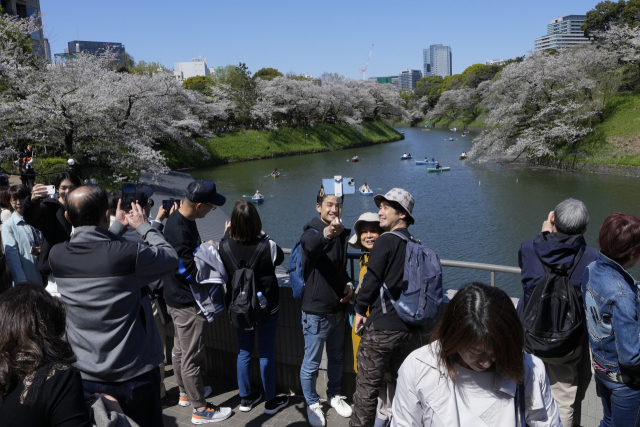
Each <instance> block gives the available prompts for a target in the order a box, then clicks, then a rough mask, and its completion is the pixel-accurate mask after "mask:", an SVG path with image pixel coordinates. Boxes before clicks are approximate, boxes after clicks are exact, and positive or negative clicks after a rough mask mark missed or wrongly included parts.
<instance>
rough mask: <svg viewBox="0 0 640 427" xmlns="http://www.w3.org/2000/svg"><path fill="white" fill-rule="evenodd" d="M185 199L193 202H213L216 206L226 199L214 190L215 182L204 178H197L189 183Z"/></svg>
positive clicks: (222, 203)
mask: <svg viewBox="0 0 640 427" xmlns="http://www.w3.org/2000/svg"><path fill="white" fill-rule="evenodd" d="M187 199H189V200H190V201H191V202H193V203H213V204H214V205H216V206H222V205H224V202H226V201H227V199H226V197H224V196H223V195H222V194H219V193H218V192H217V191H216V184H215V182H211V181H209V180H206V179H199V180H197V181H193V182H192V183H191V184H189V186H188V187H187Z"/></svg>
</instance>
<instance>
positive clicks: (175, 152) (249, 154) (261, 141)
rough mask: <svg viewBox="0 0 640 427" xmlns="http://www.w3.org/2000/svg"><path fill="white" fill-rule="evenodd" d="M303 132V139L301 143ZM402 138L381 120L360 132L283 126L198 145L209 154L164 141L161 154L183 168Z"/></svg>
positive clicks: (331, 126)
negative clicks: (187, 150)
mask: <svg viewBox="0 0 640 427" xmlns="http://www.w3.org/2000/svg"><path fill="white" fill-rule="evenodd" d="M305 133H306V134H307V135H308V136H307V141H306V143H305ZM399 139H402V135H401V134H400V133H398V132H396V131H395V130H394V129H393V128H392V127H391V126H389V125H387V124H386V123H384V122H382V121H374V122H366V123H365V124H364V126H363V128H362V131H361V132H360V131H357V130H355V129H352V128H348V127H344V126H338V125H318V126H314V127H307V128H304V129H303V128H296V129H291V130H289V128H286V127H285V128H283V129H281V130H277V131H265V132H262V131H255V130H249V131H246V132H232V133H230V134H222V135H220V136H217V137H215V138H212V139H206V140H201V141H200V144H201V145H202V146H203V147H204V148H205V149H206V150H207V151H208V152H209V154H210V155H211V158H210V159H203V158H202V155H197V154H194V153H189V152H186V151H184V150H183V149H179V148H178V147H177V146H175V145H172V144H164V145H163V146H162V147H161V150H162V153H163V154H164V155H165V156H166V158H167V164H168V166H169V167H171V168H176V169H177V168H186V167H195V166H205V165H212V164H221V163H228V162H236V161H242V160H252V159H259V158H265V157H277V156H283V155H291V154H298V153H305V152H306V153H308V152H315V151H328V150H339V149H343V148H348V147H352V146H357V145H364V144H372V143H382V142H387V141H396V140H399Z"/></svg>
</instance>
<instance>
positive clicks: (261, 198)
mask: <svg viewBox="0 0 640 427" xmlns="http://www.w3.org/2000/svg"><path fill="white" fill-rule="evenodd" d="M251 200H253V203H258V204H260V203H264V196H263V195H262V194H260V190H256V194H254V195H253V196H252V197H251Z"/></svg>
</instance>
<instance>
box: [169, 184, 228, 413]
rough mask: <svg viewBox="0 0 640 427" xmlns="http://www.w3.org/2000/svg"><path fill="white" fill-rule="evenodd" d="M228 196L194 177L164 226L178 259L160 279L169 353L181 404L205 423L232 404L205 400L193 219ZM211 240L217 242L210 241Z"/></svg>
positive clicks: (196, 237) (197, 239)
mask: <svg viewBox="0 0 640 427" xmlns="http://www.w3.org/2000/svg"><path fill="white" fill-rule="evenodd" d="M225 201H226V199H225V197H224V196H223V195H222V194H219V193H218V192H217V189H216V184H215V183H213V182H211V181H208V180H204V179H203V180H197V181H193V182H192V183H191V184H189V186H188V187H187V194H186V197H185V199H184V201H183V202H182V205H181V206H180V208H179V209H178V210H176V211H175V212H173V213H172V214H171V215H170V216H169V219H167V223H166V224H165V227H164V236H165V239H166V240H167V242H169V243H170V244H171V246H173V248H174V249H175V250H176V252H177V254H178V258H179V263H178V268H177V269H176V270H175V271H174V274H171V275H169V276H167V277H166V278H165V279H164V299H165V301H166V303H167V309H168V311H169V314H170V315H171V319H172V320H173V325H174V332H175V334H174V344H173V350H172V351H171V356H172V359H173V372H174V374H175V376H176V382H177V383H178V388H179V389H180V398H179V402H178V403H179V404H180V406H189V405H193V414H192V417H191V421H192V422H193V423H194V424H204V423H210V422H217V421H222V420H224V419H226V418H229V416H231V409H230V408H221V407H219V406H216V405H213V404H211V403H207V401H206V398H207V396H208V395H209V394H211V387H208V386H207V387H205V385H204V382H203V379H202V373H201V372H200V368H201V366H202V363H203V362H204V345H203V344H202V333H203V330H204V325H205V324H206V323H207V320H206V319H205V317H204V316H203V315H202V314H201V313H199V312H200V309H199V308H198V305H197V304H196V301H195V298H194V297H193V293H192V292H191V286H190V284H191V283H194V282H195V279H196V276H197V273H198V268H197V266H196V262H195V259H194V253H195V252H196V249H197V248H198V247H199V246H200V244H201V243H202V241H201V239H200V233H198V228H197V227H196V219H202V218H204V217H205V216H207V214H208V213H209V212H211V211H212V210H214V209H216V207H218V206H222V205H224V203H225ZM209 243H215V242H214V241H213V240H210V241H209Z"/></svg>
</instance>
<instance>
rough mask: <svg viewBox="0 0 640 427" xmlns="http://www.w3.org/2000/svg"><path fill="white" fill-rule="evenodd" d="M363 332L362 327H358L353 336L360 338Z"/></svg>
mask: <svg viewBox="0 0 640 427" xmlns="http://www.w3.org/2000/svg"><path fill="white" fill-rule="evenodd" d="M363 331H364V325H362V326H360V327H359V328H358V329H356V332H355V334H356V335H357V336H359V337H361V336H362V332H363Z"/></svg>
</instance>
